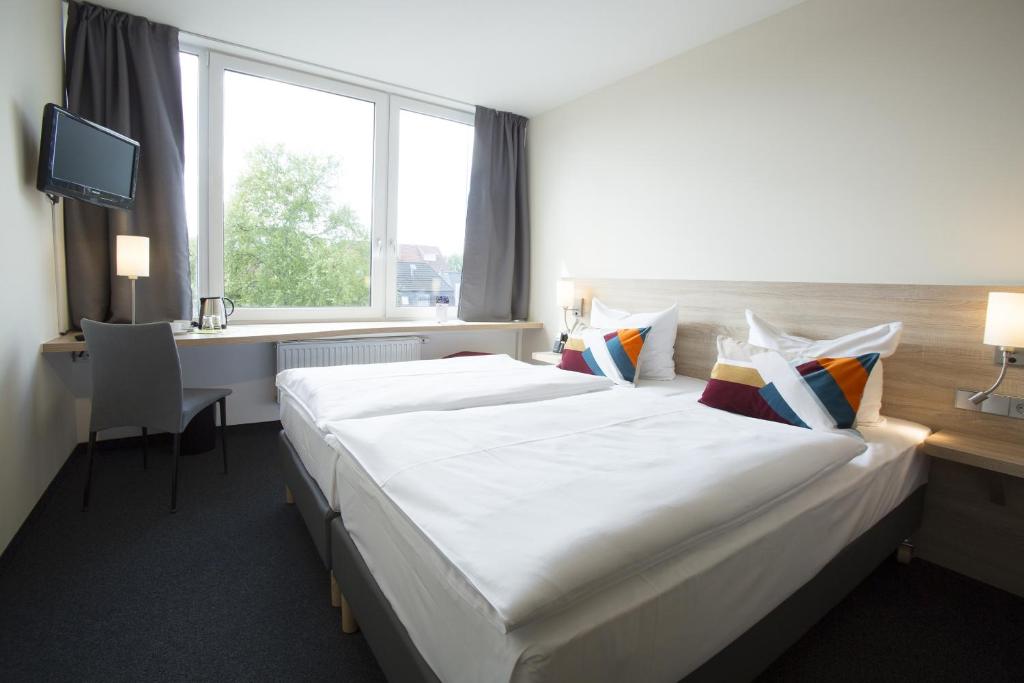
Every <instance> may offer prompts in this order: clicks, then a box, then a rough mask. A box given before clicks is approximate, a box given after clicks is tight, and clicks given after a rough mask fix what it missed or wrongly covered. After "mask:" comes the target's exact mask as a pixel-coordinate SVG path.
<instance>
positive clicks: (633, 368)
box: [558, 323, 651, 384]
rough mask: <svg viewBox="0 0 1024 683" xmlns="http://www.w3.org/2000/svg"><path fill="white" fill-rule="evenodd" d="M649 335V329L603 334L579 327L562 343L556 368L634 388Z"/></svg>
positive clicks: (596, 329) (603, 331) (594, 329)
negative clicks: (641, 356) (600, 377)
mask: <svg viewBox="0 0 1024 683" xmlns="http://www.w3.org/2000/svg"><path fill="white" fill-rule="evenodd" d="M650 331H651V328H650V327H642V328H639V329H638V328H633V327H631V328H623V329H621V330H602V329H599V328H596V327H589V326H587V325H584V324H582V323H580V324H579V325H578V326H577V327H576V329H574V330H573V331H572V333H571V334H570V335H569V339H568V341H566V342H565V349H563V350H562V360H561V362H559V364H558V367H559V368H561V369H562V370H570V371H572V372H582V373H584V374H587V375H600V376H602V377H607V378H609V379H610V380H612V381H613V382H615V383H616V384H633V383H634V382H635V381H636V377H637V367H638V365H639V360H640V350H641V349H642V348H643V347H644V340H645V339H647V334H648V333H649V332H650Z"/></svg>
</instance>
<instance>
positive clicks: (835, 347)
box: [747, 310, 903, 424]
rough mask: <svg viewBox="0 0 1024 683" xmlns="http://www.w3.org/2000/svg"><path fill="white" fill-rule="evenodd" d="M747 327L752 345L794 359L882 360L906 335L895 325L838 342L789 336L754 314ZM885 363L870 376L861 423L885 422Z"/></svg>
mask: <svg viewBox="0 0 1024 683" xmlns="http://www.w3.org/2000/svg"><path fill="white" fill-rule="evenodd" d="M747 324H748V325H750V334H749V335H748V337H747V341H749V342H750V343H751V344H755V345H757V346H761V347H764V348H767V349H773V350H775V351H778V352H779V353H781V354H782V355H784V356H785V357H786V358H789V359H790V360H796V359H803V360H810V359H812V358H822V357H831V358H837V357H851V356H860V355H864V354H871V353H877V354H878V357H879V359H882V358H888V357H889V356H891V355H892V354H894V353H896V347H898V346H899V344H900V336H901V335H902V334H903V323H901V322H892V323H885V324H884V325H876V326H875V327H870V328H868V329H866V330H859V331H857V332H851V333H850V334H847V335H844V336H842V337H837V338H836V339H821V340H813V339H805V338H803V337H797V336H795V335H791V334H786V333H785V332H783V331H782V330H780V329H778V328H777V327H775V326H774V325H772V324H770V323H768V322H767V321H765V320H763V319H761V318H759V317H758V316H757V315H756V314H754V312H753V311H750V310H748V311H747ZM882 380H883V370H882V363H881V361H880V360H879V362H877V363H876V364H875V367H874V370H872V371H871V374H870V376H869V377H868V386H867V388H866V389H865V390H864V397H863V399H862V400H861V403H860V409H859V410H858V411H857V423H858V424H875V423H879V422H881V421H882V416H881V410H882Z"/></svg>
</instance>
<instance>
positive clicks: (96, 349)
mask: <svg viewBox="0 0 1024 683" xmlns="http://www.w3.org/2000/svg"><path fill="white" fill-rule="evenodd" d="M82 332H84V333H85V348H86V349H87V350H88V351H89V358H90V363H91V365H92V417H91V418H90V421H89V424H90V431H98V430H100V429H110V428H111V427H147V428H149V429H150V430H153V431H167V432H180V431H181V410H182V392H181V363H180V361H179V360H178V347H177V346H176V345H175V343H174V334H173V333H172V332H171V325H170V323H146V324H143V325H111V324H109V323H100V322H96V321H94V320H86V319H84V318H83V319H82Z"/></svg>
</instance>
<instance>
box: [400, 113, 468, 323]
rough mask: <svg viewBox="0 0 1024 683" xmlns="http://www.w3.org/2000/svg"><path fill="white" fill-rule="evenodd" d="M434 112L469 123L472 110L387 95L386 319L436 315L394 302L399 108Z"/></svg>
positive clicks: (419, 317)
mask: <svg viewBox="0 0 1024 683" xmlns="http://www.w3.org/2000/svg"><path fill="white" fill-rule="evenodd" d="M403 109H404V110H405V111H409V112H413V113H415V114H423V115H425V116H434V117H436V118H439V119H445V120H447V121H454V122H456V123H463V124H467V125H469V127H470V128H472V127H473V122H474V113H473V112H466V111H458V110H455V109H449V108H448V107H441V106H438V105H435V104H429V103H427V102H420V101H418V100H413V99H409V98H407V97H400V96H397V95H393V96H392V97H391V110H390V112H389V115H390V118H391V124H390V129H389V137H390V140H391V142H392V144H391V150H390V156H389V159H388V231H387V248H388V258H387V261H388V263H389V266H390V267H389V268H388V273H387V279H388V281H387V308H386V315H387V318H388V319H389V320H422V319H424V318H433V317H434V316H435V315H436V312H435V311H434V307H433V306H399V305H398V251H399V250H398V192H399V188H398V168H399V164H398V162H399V154H401V149H402V145H401V144H400V139H399V138H400V130H401V112H402V110H403Z"/></svg>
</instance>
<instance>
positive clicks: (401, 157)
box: [391, 98, 473, 309]
mask: <svg viewBox="0 0 1024 683" xmlns="http://www.w3.org/2000/svg"><path fill="white" fill-rule="evenodd" d="M396 99H397V98H396ZM391 116H392V139H393V140H395V139H397V140H398V154H397V156H398V162H397V174H398V175H397V182H396V183H395V189H396V202H395V207H394V209H393V215H394V220H395V224H396V225H395V235H396V240H397V243H398V258H397V261H396V263H395V271H394V276H395V286H394V292H395V295H394V305H395V306H396V307H397V308H399V309H403V308H405V309H408V308H411V307H422V306H433V305H434V304H435V303H437V301H438V300H441V301H445V302H447V303H450V304H452V305H457V304H458V297H459V290H460V288H461V284H462V248H463V243H464V241H465V236H466V198H467V196H468V194H469V172H470V166H471V162H472V156H473V126H472V125H470V124H471V123H472V118H471V117H470V116H469V115H468V114H463V115H461V116H460V115H457V114H453V113H452V112H450V111H445V110H438V109H433V108H425V107H424V106H423V105H418V106H417V105H416V104H414V103H410V102H405V101H401V100H399V101H395V102H393V103H392V114H391Z"/></svg>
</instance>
